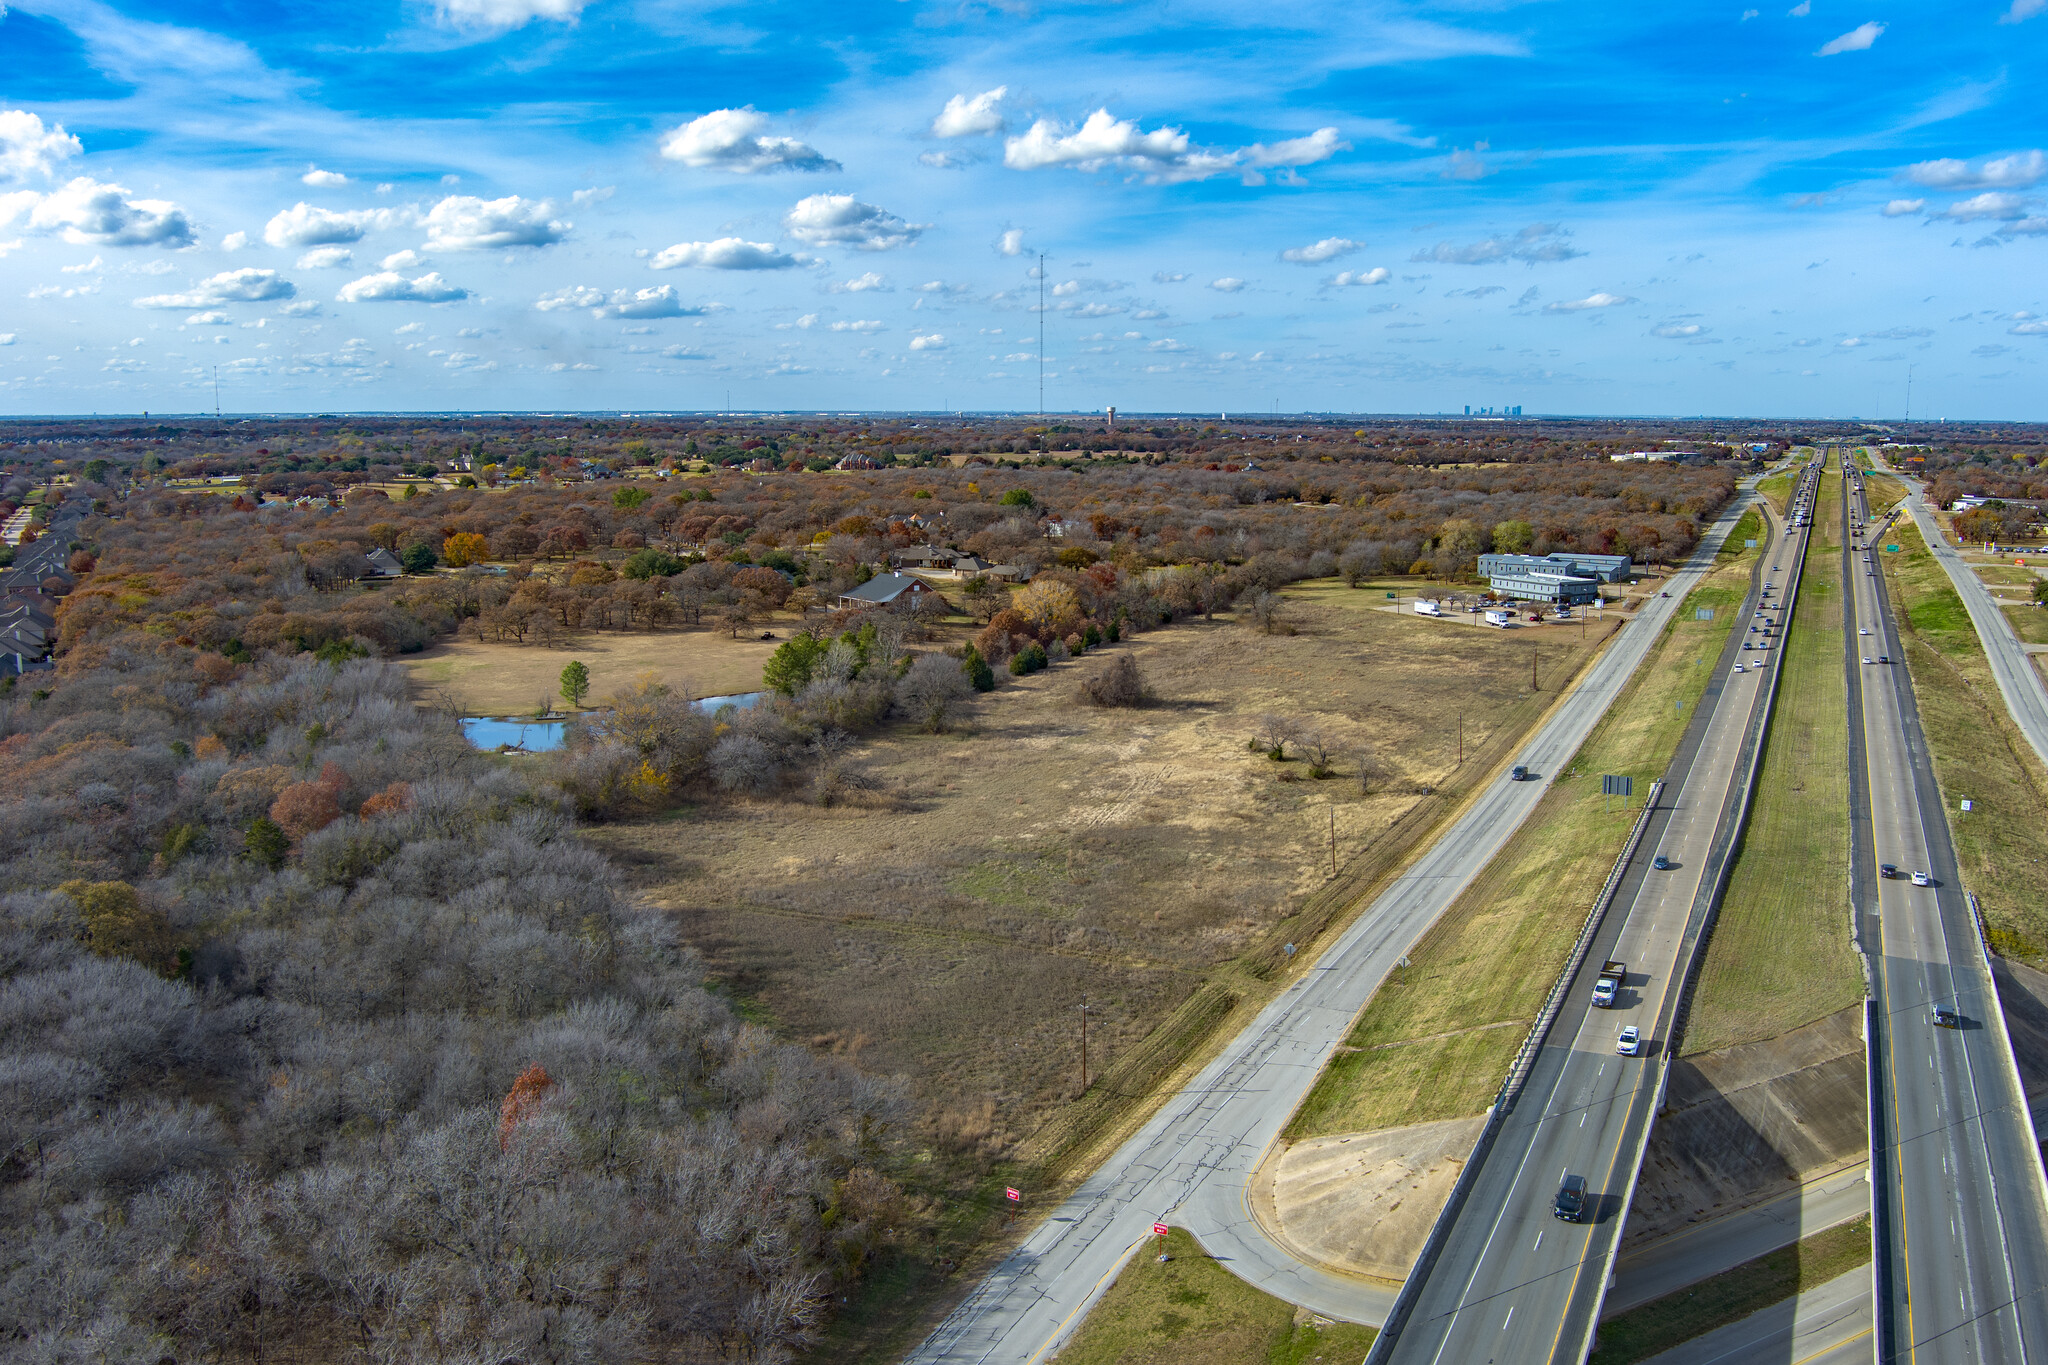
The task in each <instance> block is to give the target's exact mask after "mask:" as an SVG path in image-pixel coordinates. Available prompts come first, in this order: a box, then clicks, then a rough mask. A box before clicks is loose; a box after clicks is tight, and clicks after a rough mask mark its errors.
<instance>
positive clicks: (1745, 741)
mask: <svg viewBox="0 0 2048 1365" xmlns="http://www.w3.org/2000/svg"><path fill="white" fill-rule="evenodd" d="M1811 540H1812V527H1810V526H1807V527H1801V528H1800V530H1799V555H1798V557H1797V558H1796V559H1794V560H1793V561H1792V572H1791V574H1790V575H1789V584H1788V586H1787V589H1786V593H1785V596H1784V598H1783V602H1784V605H1783V606H1782V607H1781V608H1780V612H1781V615H1780V617H1779V620H1780V621H1781V623H1782V626H1781V629H1780V630H1779V632H1778V648H1777V649H1775V650H1772V651H1771V676H1770V681H1769V683H1768V684H1767V685H1766V688H1765V691H1764V695H1763V697H1762V698H1761V704H1760V705H1759V706H1758V707H1757V709H1756V713H1755V715H1754V716H1753V717H1752V719H1751V720H1750V723H1749V726H1748V728H1747V729H1746V730H1745V731H1744V733H1743V737H1742V749H1741V757H1740V758H1739V759H1738V760H1737V770H1738V772H1740V774H1741V776H1740V778H1739V780H1737V781H1736V782H1735V783H1733V784H1732V786H1731V789H1730V790H1731V794H1732V795H1734V797H1735V809H1734V812H1733V815H1732V818H1731V817H1728V814H1727V806H1726V805H1725V804H1724V805H1723V807H1722V811H1723V815H1724V818H1725V819H1726V824H1727V829H1728V841H1727V844H1726V845H1725V846H1724V847H1723V848H1722V849H1721V850H1720V852H1719V853H1718V854H1716V853H1715V852H1713V851H1711V849H1710V851H1709V852H1708V854H1707V857H1708V860H1709V862H1710V863H1714V864H1715V865H1714V866H1713V875H1712V876H1711V877H1710V878H1703V879H1702V880H1701V882H1700V888H1699V890H1698V892H1696V893H1695V895H1694V897H1693V908H1692V911H1691V913H1690V914H1689V915H1688V916H1687V920H1688V923H1691V921H1693V920H1695V919H1697V921H1698V924H1697V927H1695V928H1692V929H1690V930H1689V933H1690V934H1691V944H1690V946H1689V947H1688V948H1687V949H1686V950H1685V957H1684V963H1683V966H1682V969H1681V970H1680V971H1679V973H1678V975H1677V989H1676V990H1675V991H1672V992H1668V993H1667V995H1666V1002H1667V1003H1666V1005H1665V1009H1668V1010H1669V1011H1670V1014H1669V1018H1668V1022H1667V1020H1665V1019H1663V1018H1660V1019H1659V1020H1658V1026H1657V1028H1656V1032H1655V1033H1654V1034H1653V1035H1652V1036H1654V1037H1659V1038H1662V1039H1664V1040H1665V1041H1664V1043H1663V1046H1662V1047H1661V1048H1660V1049H1659V1052H1658V1058H1657V1088H1656V1095H1655V1098H1654V1099H1653V1101H1652V1103H1651V1107H1650V1115H1651V1118H1650V1120H1649V1121H1646V1122H1645V1123H1644V1124H1643V1130H1642V1133H1641V1134H1640V1135H1639V1136H1638V1137H1637V1139H1636V1150H1635V1154H1634V1156H1633V1157H1632V1158H1631V1160H1630V1163H1629V1178H1628V1188H1627V1189H1626V1190H1625V1191H1624V1192H1623V1193H1622V1198H1621V1207H1620V1208H1619V1209H1618V1210H1617V1211H1616V1212H1615V1215H1614V1219H1615V1227H1616V1229H1617V1231H1616V1233H1615V1236H1614V1240H1613V1241H1612V1242H1610V1243H1609V1244H1608V1247H1607V1256H1606V1264H1605V1265H1604V1266H1602V1267H1601V1274H1600V1279H1599V1285H1600V1290H1599V1295H1598V1298H1597V1299H1596V1301H1595V1304H1594V1307H1593V1311H1592V1313H1591V1314H1590V1315H1589V1316H1588V1318H1587V1322H1586V1332H1585V1336H1584V1337H1583V1338H1582V1339H1581V1340H1580V1342H1579V1348H1578V1354H1577V1355H1576V1356H1574V1357H1572V1358H1573V1359H1575V1360H1584V1359H1585V1358H1586V1357H1587V1356H1589V1355H1591V1354H1592V1352H1593V1346H1594V1343H1595V1341H1596V1340H1597V1338H1598V1336H1599V1333H1600V1307H1599V1305H1600V1302H1601V1301H1604V1300H1605V1299H1606V1297H1607V1286H1608V1285H1610V1284H1612V1283H1613V1281H1614V1265H1615V1262H1616V1261H1617V1260H1619V1259H1620V1257H1621V1233H1620V1231H1619V1229H1621V1228H1624V1227H1626V1226H1627V1224H1628V1211H1629V1206H1630V1205H1631V1204H1632V1203H1634V1201H1635V1193H1636V1185H1637V1183H1638V1182H1639V1181H1640V1180H1641V1179H1642V1174H1643V1158H1644V1156H1645V1155H1646V1154H1647V1153H1648V1151H1649V1147H1650V1134H1651V1131H1652V1130H1653V1129H1654V1128H1655V1126H1656V1125H1655V1116H1656V1113H1657V1110H1658V1109H1660V1108H1662V1107H1663V1104H1664V1094H1665V1087H1666V1086H1667V1085H1669V1083H1670V1080H1671V1059H1672V1058H1673V1057H1675V1056H1677V1054H1678V1045H1679V1042H1680V1040H1681V1039H1683V1038H1684V1036H1685V1022H1686V1017H1687V1015H1688V1013H1689V1012H1690V1010H1691V1008H1692V991H1693V986H1694V985H1695V984H1696V983H1697V981H1698V979H1699V971H1700V964H1701V963H1702V962H1704V961H1705V960H1706V954H1707V944H1708V943H1709V942H1711V941H1712V940H1713V937H1714V925H1715V924H1716V923H1717V922H1718V921H1719V919H1720V912H1721V898H1722V896H1723V895H1724V894H1725V893H1726V892H1727V889H1728V879H1729V877H1730V876H1732V875H1733V874H1734V871H1735V863H1736V860H1737V858H1739V857H1740V856H1741V853H1742V843H1743V836H1744V834H1745V832H1746V831H1747V829H1748V827H1749V807H1750V802H1751V801H1752V800H1754V799H1755V796H1756V781H1757V776H1758V774H1760V773H1761V772H1762V771H1763V760H1764V743H1765V740H1766V739H1767V738H1768V737H1769V735H1770V731H1771V720H1772V718H1773V717H1774V716H1775V715H1776V714H1777V709H1778V681H1779V679H1780V678H1781V677H1782V676H1783V675H1784V672H1785V640H1786V638H1787V637H1786V631H1787V630H1789V629H1790V627H1791V625H1792V623H1793V621H1794V620H1796V619H1797V616H1798V611H1799V585H1800V582H1801V580H1802V579H1803V578H1804V577H1805V573H1806V548H1807V546H1808V545H1809V544H1810V543H1811ZM1758 566H1759V569H1761V566H1762V560H1761V558H1759V560H1758ZM1659 1013H1660V1015H1661V1014H1662V1013H1663V1011H1662V1010H1660V1011H1659Z"/></svg>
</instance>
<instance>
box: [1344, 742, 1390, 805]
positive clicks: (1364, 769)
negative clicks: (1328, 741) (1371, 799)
mask: <svg viewBox="0 0 2048 1365" xmlns="http://www.w3.org/2000/svg"><path fill="white" fill-rule="evenodd" d="M1351 761H1352V763H1353V764H1354V765H1355V766H1356V767H1357V769H1358V794H1359V795H1360V796H1371V795H1372V788H1373V784H1374V783H1375V782H1384V781H1386V779H1387V769H1386V764H1385V763H1383V762H1382V761H1381V759H1380V756H1379V754H1378V752H1376V751H1375V750H1374V749H1373V748H1372V746H1370V745H1365V744H1361V745H1360V746H1359V747H1358V748H1356V749H1354V750H1353V751H1352V754H1351Z"/></svg>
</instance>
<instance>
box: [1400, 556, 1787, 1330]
mask: <svg viewBox="0 0 2048 1365" xmlns="http://www.w3.org/2000/svg"><path fill="white" fill-rule="evenodd" d="M1758 548H1759V549H1760V550H1768V548H1769V542H1768V540H1766V541H1765V543H1764V544H1763V545H1761V546H1759V547H1758ZM1801 560H1802V563H1803V560H1804V555H1803V554H1802V556H1801ZM1762 581H1763V556H1762V555H1761V554H1759V555H1758V557H1757V564H1756V566H1755V567H1754V568H1753V569H1751V571H1750V591H1749V594H1748V596H1747V597H1746V598H1745V599H1744V603H1745V607H1746V608H1747V611H1748V612H1753V611H1754V610H1755V603H1756V602H1757V601H1760V600H1761V598H1760V596H1759V594H1758V592H1757V589H1758V588H1759V587H1760V586H1761V584H1762ZM1797 582H1798V575H1797V572H1796V571H1795V573H1794V577H1793V584H1794V587H1793V597H1792V599H1791V600H1794V601H1796V599H1797ZM1784 619H1785V620H1786V621H1788V622H1789V620H1790V619H1791V617H1790V613H1789V609H1787V614H1786V616H1785V618H1784ZM1736 638H1737V637H1734V636H1731V637H1730V644H1731V645H1733V644H1734V642H1735V639H1736ZM1783 638H1784V636H1783V632H1782V631H1781V632H1780V634H1779V639H1780V642H1781V643H1780V647H1779V648H1778V649H1777V650H1775V651H1773V658H1772V670H1771V688H1772V692H1773V696H1775V693H1776V688H1777V677H1778V673H1779V671H1780V669H1781V667H1782V663H1783V659H1784V649H1783V644H1782V641H1783ZM1737 653H1738V654H1739V653H1740V650H1739V648H1738V649H1737ZM1760 751H1761V744H1760V743H1759V752H1760ZM1755 778H1756V773H1755V769H1754V767H1752V769H1751V772H1750V775H1749V780H1750V782H1751V783H1754V781H1755ZM1663 789H1664V780H1663V779H1662V778H1659V779H1658V780H1657V781H1655V782H1653V783H1652V784H1651V785H1650V794H1649V796H1648V797H1647V798H1646V799H1645V800H1644V802H1643V809H1642V813H1641V814H1640V815H1638V816H1637V817H1636V823H1635V826H1634V828H1632V829H1631V830H1630V831H1629V838H1628V842H1627V844H1625V845H1624V846H1623V849H1622V853H1621V856H1620V857H1619V858H1618V859H1616V860H1615V865H1614V867H1613V868H1612V869H1611V870H1610V871H1609V872H1608V874H1607V881H1606V883H1605V884H1604V885H1603V886H1602V887H1601V889H1600V895H1599V896H1598V897H1596V898H1595V900H1594V903H1593V909H1592V911H1591V912H1589V913H1588V915H1587V917H1586V925H1585V927H1584V928H1582V929H1581V930H1580V931H1579V938H1578V942H1577V943H1575V944H1574V945H1573V948H1572V955H1571V958H1570V960H1569V961H1568V962H1567V964H1566V966H1565V969H1564V971H1563V972H1562V973H1561V974H1560V975H1559V977H1558V980H1557V983H1556V984H1555V985H1553V986H1552V987H1551V991H1550V996H1549V998H1548V999H1547V1000H1546V1001H1545V1002H1544V1008H1543V1011H1542V1012H1541V1013H1539V1014H1538V1016H1537V1022H1536V1024H1535V1026H1534V1027H1532V1028H1531V1029H1530V1032H1529V1036H1528V1038H1526V1039H1524V1040H1523V1043H1522V1050H1521V1051H1520V1052H1518V1053H1517V1054H1516V1056H1515V1062H1514V1065H1513V1066H1512V1067H1510V1068H1509V1072H1508V1077H1507V1079H1506V1080H1504V1081H1503V1082H1502V1083H1501V1088H1500V1091H1499V1093H1498V1094H1496V1095H1495V1097H1494V1102H1493V1108H1492V1109H1491V1110H1490V1111H1489V1112H1488V1114H1487V1116H1486V1124H1485V1126H1484V1127H1483V1128H1481V1129H1480V1130H1479V1138H1478V1140H1477V1141H1476V1142H1474V1143H1473V1144H1472V1152H1471V1155H1469V1156H1468V1157H1467V1158H1466V1160H1465V1166H1464V1169H1463V1170H1461V1171H1459V1172H1458V1179H1457V1182H1456V1183H1455V1184H1453V1185H1452V1186H1451V1194H1450V1198H1449V1199H1447V1200H1445V1201H1444V1206H1443V1208H1442V1210H1440V1211H1439V1212H1438V1214H1437V1217H1436V1222H1435V1223H1433V1224H1432V1225H1431V1226H1430V1230H1429V1236H1428V1238H1427V1239H1425V1240H1424V1242H1423V1245H1422V1250H1421V1252H1420V1253H1419V1254H1418V1255H1417V1256H1416V1258H1415V1264H1414V1265H1413V1266H1411V1267H1410V1268H1409V1271H1408V1275H1407V1278H1406V1279H1404V1280H1403V1281H1402V1282H1401V1289H1400V1292H1399V1293H1398V1294H1396V1295H1395V1296H1394V1303H1393V1306H1392V1307H1391V1308H1390V1309H1388V1311H1387V1316H1386V1320H1385V1321H1384V1322H1383V1323H1382V1324H1381V1325H1380V1331H1379V1335H1378V1336H1377V1337H1375V1338H1374V1339H1373V1344H1372V1348H1371V1350H1370V1351H1368V1352H1367V1354H1366V1357H1365V1362H1364V1365H1386V1362H1387V1360H1388V1359H1389V1357H1390V1356H1391V1355H1392V1354H1393V1351H1394V1348H1395V1345H1396V1343H1397V1342H1398V1341H1399V1339H1400V1336H1401V1332H1402V1329H1403V1328H1404V1327H1406V1326H1407V1323H1408V1319H1409V1318H1410V1316H1412V1315H1413V1314H1414V1311H1415V1302H1416V1300H1417V1299H1418V1298H1420V1297H1421V1295H1422V1290H1423V1287H1424V1286H1425V1284H1426V1283H1427V1282H1428V1280H1429V1275H1430V1272H1431V1271H1432V1270H1433V1269H1434V1268H1435V1266H1436V1263H1437V1261H1438V1259H1439V1258H1440V1257H1441V1256H1442V1255H1443V1249H1444V1244H1445V1243H1446V1242H1448V1241H1449V1240H1450V1235H1451V1230H1452V1229H1453V1228H1454V1227H1455V1226H1456V1225H1457V1221H1458V1215H1459V1214H1460V1212H1462V1211H1463V1209H1464V1207H1465V1203H1466V1201H1467V1200H1468V1199H1469V1198H1470V1197H1471V1194H1472V1187H1473V1186H1474V1185H1475V1184H1477V1183H1478V1180H1479V1174H1480V1171H1481V1170H1482V1169H1483V1168H1484V1166H1485V1164H1486V1158H1487V1156H1488V1154H1490V1153H1491V1152H1492V1150H1493V1145H1494V1142H1495V1141H1496V1139H1498V1138H1499V1136H1500V1130H1501V1127H1502V1125H1503V1124H1504V1123H1505V1122H1506V1121H1507V1115H1508V1110H1509V1109H1510V1108H1511V1107H1512V1105H1513V1102H1514V1099H1515V1098H1516V1097H1517V1096H1519V1094H1520V1093H1521V1086H1522V1085H1523V1084H1524V1083H1525V1082H1526V1081H1527V1079H1528V1072H1529V1070H1530V1069H1531V1067H1533V1064H1534V1058H1535V1056H1536V1054H1537V1053H1539V1052H1540V1051H1541V1050H1542V1043H1543V1040H1544V1038H1545V1037H1546V1036H1547V1034H1548V1033H1549V1030H1550V1027H1551V1025H1552V1024H1553V1023H1555V1022H1556V1018H1557V1014H1558V1013H1559V1011H1560V1010H1561V1009H1562V1006H1563V1000H1564V998H1565V995H1566V994H1567V993H1568V991H1569V990H1570V986H1571V982H1572V980H1573V978H1574V977H1576V976H1577V974H1578V972H1579V970H1580V968H1581V967H1583V966H1584V965H1585V958H1586V953H1587V952H1588V951H1589V950H1590V949H1591V947H1592V942H1593V939H1594V937H1595V936H1596V935H1597V933H1598V932H1599V928H1600V924H1601V921H1602V920H1603V919H1604V918H1605V917H1606V913H1607V907H1608V905H1609V904H1610V903H1611V902H1612V900H1613V897H1614V893H1615V891H1616V890H1617V889H1618V887H1619V885H1620V881H1621V877H1622V874H1623V872H1624V870H1625V869H1626V868H1627V866H1628V863H1629V861H1630V859H1632V858H1633V857H1634V856H1635V854H1636V852H1637V851H1638V849H1639V848H1640V847H1641V844H1642V839H1643V834H1644V831H1645V830H1646V829H1647V827H1648V825H1649V820H1650V816H1651V814H1652V813H1653V812H1654V811H1655V810H1656V808H1657V800H1658V798H1659V797H1660V796H1661V795H1662V794H1663ZM1744 810H1745V813H1746V811H1747V797H1746V796H1745V800H1744ZM1731 861H1732V855H1731ZM1723 876H1724V878H1725V872H1724V874H1723ZM1669 1055H1670V1049H1669V1048H1668V1047H1667V1048H1666V1049H1665V1050H1664V1054H1663V1058H1664V1059H1663V1062H1662V1066H1663V1067H1664V1068H1665V1072H1666V1074H1667V1075H1668V1071H1669V1065H1670V1062H1669ZM1663 1086H1664V1081H1663V1079H1661V1078H1660V1080H1659V1082H1658V1089H1657V1098H1658V1102H1659V1103H1660V1104H1661V1103H1662V1099H1663V1093H1664V1091H1663ZM1652 1112H1654V1110H1653V1111H1652ZM1648 1134H1649V1125H1647V1124H1646V1125H1645V1126H1644V1139H1643V1140H1644V1141H1647V1140H1648ZM1641 1164H1642V1163H1641V1159H1640V1153H1639V1154H1638V1159H1637V1162H1636V1170H1637V1172H1638V1174H1640V1171H1641ZM1630 1190H1631V1192H1632V1191H1633V1190H1634V1180H1633V1179H1632V1180H1631V1181H1630ZM1626 1215H1627V1210H1626V1205H1625V1204H1624V1208H1623V1212H1622V1215H1621V1216H1622V1217H1626ZM1619 1246H1620V1238H1619V1237H1618V1236H1617V1237H1616V1239H1615V1249H1616V1250H1617V1251H1618V1249H1619ZM1609 1262H1610V1263H1609V1266H1608V1271H1609V1273H1610V1274H1611V1273H1612V1271H1613V1265H1612V1255H1611V1254H1610V1257H1609ZM1602 1292H1603V1294H1604V1292H1605V1291H1604V1289H1603V1291H1602ZM1598 1322H1599V1314H1598V1312H1597V1311H1596V1312H1595V1313H1594V1315H1593V1327H1597V1326H1598ZM1592 1330H1593V1328H1592V1327H1589V1328H1588V1341H1587V1343H1586V1346H1587V1347H1588V1348H1590V1344H1591V1341H1590V1338H1591V1333H1592ZM1585 1353H1586V1352H1585V1350H1581V1352H1580V1354H1579V1357H1578V1358H1581V1359H1583V1358H1584V1356H1585Z"/></svg>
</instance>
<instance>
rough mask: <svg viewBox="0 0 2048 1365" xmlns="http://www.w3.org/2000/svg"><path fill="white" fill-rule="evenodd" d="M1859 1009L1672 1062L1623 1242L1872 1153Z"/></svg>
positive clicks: (1754, 1199)
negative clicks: (1778, 1033) (1865, 1098)
mask: <svg viewBox="0 0 2048 1365" xmlns="http://www.w3.org/2000/svg"><path fill="white" fill-rule="evenodd" d="M1862 1014H1863V1011H1862V1007H1861V1006H1856V1007H1853V1008H1850V1009H1846V1010H1841V1011H1839V1012H1837V1013H1835V1014H1831V1015H1829V1016H1828V1017H1827V1018H1825V1019H1820V1020H1817V1021H1815V1022H1814V1023H1811V1024H1808V1025H1806V1026H1804V1027H1803V1028H1796V1029H1793V1030H1792V1031H1791V1032H1790V1033H1787V1034H1784V1035H1783V1036H1781V1037H1777V1038H1771V1039H1767V1040H1766V1041H1764V1042H1760V1043H1745V1044H1743V1045H1741V1046H1739V1047H1730V1048H1723V1049H1721V1050H1720V1051H1718V1052H1707V1053H1702V1054H1700V1055H1698V1056H1696V1057H1687V1058H1684V1059H1682V1060H1680V1061H1677V1062H1674V1063H1673V1064H1672V1067H1671V1082H1670V1085H1669V1086H1668V1087H1667V1088H1666V1090H1665V1107H1664V1109H1663V1110H1662V1112H1660V1113H1659V1114H1658V1116H1657V1123H1656V1127H1655V1128H1654V1129H1653V1130H1652V1131H1651V1133H1650V1150H1649V1153H1648V1155H1647V1156H1646V1157H1645V1159H1644V1162H1643V1174H1642V1179H1641V1181H1640V1182H1639V1183H1638V1184H1637V1186H1636V1194H1635V1199H1634V1200H1633V1202H1632V1203H1631V1204H1630V1206H1629V1220H1628V1231H1627V1232H1626V1234H1625V1235H1624V1237H1623V1244H1624V1245H1633V1244H1635V1243H1639V1242H1644V1241H1648V1240H1649V1239H1651V1238H1653V1237H1657V1236H1661V1235H1663V1234H1664V1233H1667V1232H1673V1231H1676V1230H1677V1229H1678V1228H1681V1227H1683V1226H1685V1225H1686V1224H1688V1223H1696V1222H1699V1221H1701V1220H1703V1219H1706V1218H1710V1217H1715V1216H1718V1215H1720V1214H1723V1213H1727V1212H1729V1211H1730V1210H1732V1209H1737V1208H1741V1207H1744V1206H1746V1205H1749V1204H1754V1203H1758V1202H1760V1201H1762V1200H1765V1199H1769V1198H1772V1197H1773V1196H1775V1195H1779V1194H1783V1193H1784V1192H1786V1191H1787V1190H1790V1189H1792V1188H1794V1187H1795V1186H1798V1185H1802V1184H1805V1183H1806V1182H1807V1181H1810V1180H1814V1179H1817V1178H1818V1177H1820V1176H1822V1175H1825V1174H1827V1173H1828V1172H1830V1171H1835V1170H1840V1169H1842V1168H1843V1167H1845V1166H1853V1165H1855V1164H1856V1163H1857V1162H1859V1161H1861V1160H1863V1159H1864V1158H1865V1157H1866V1156H1867V1155H1868V1154H1869V1146H1870V1132H1869V1128H1868V1125H1867V1123H1866V1121H1865V1102H1864V1089H1863V1075H1864V1062H1863V1029H1862Z"/></svg>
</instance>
